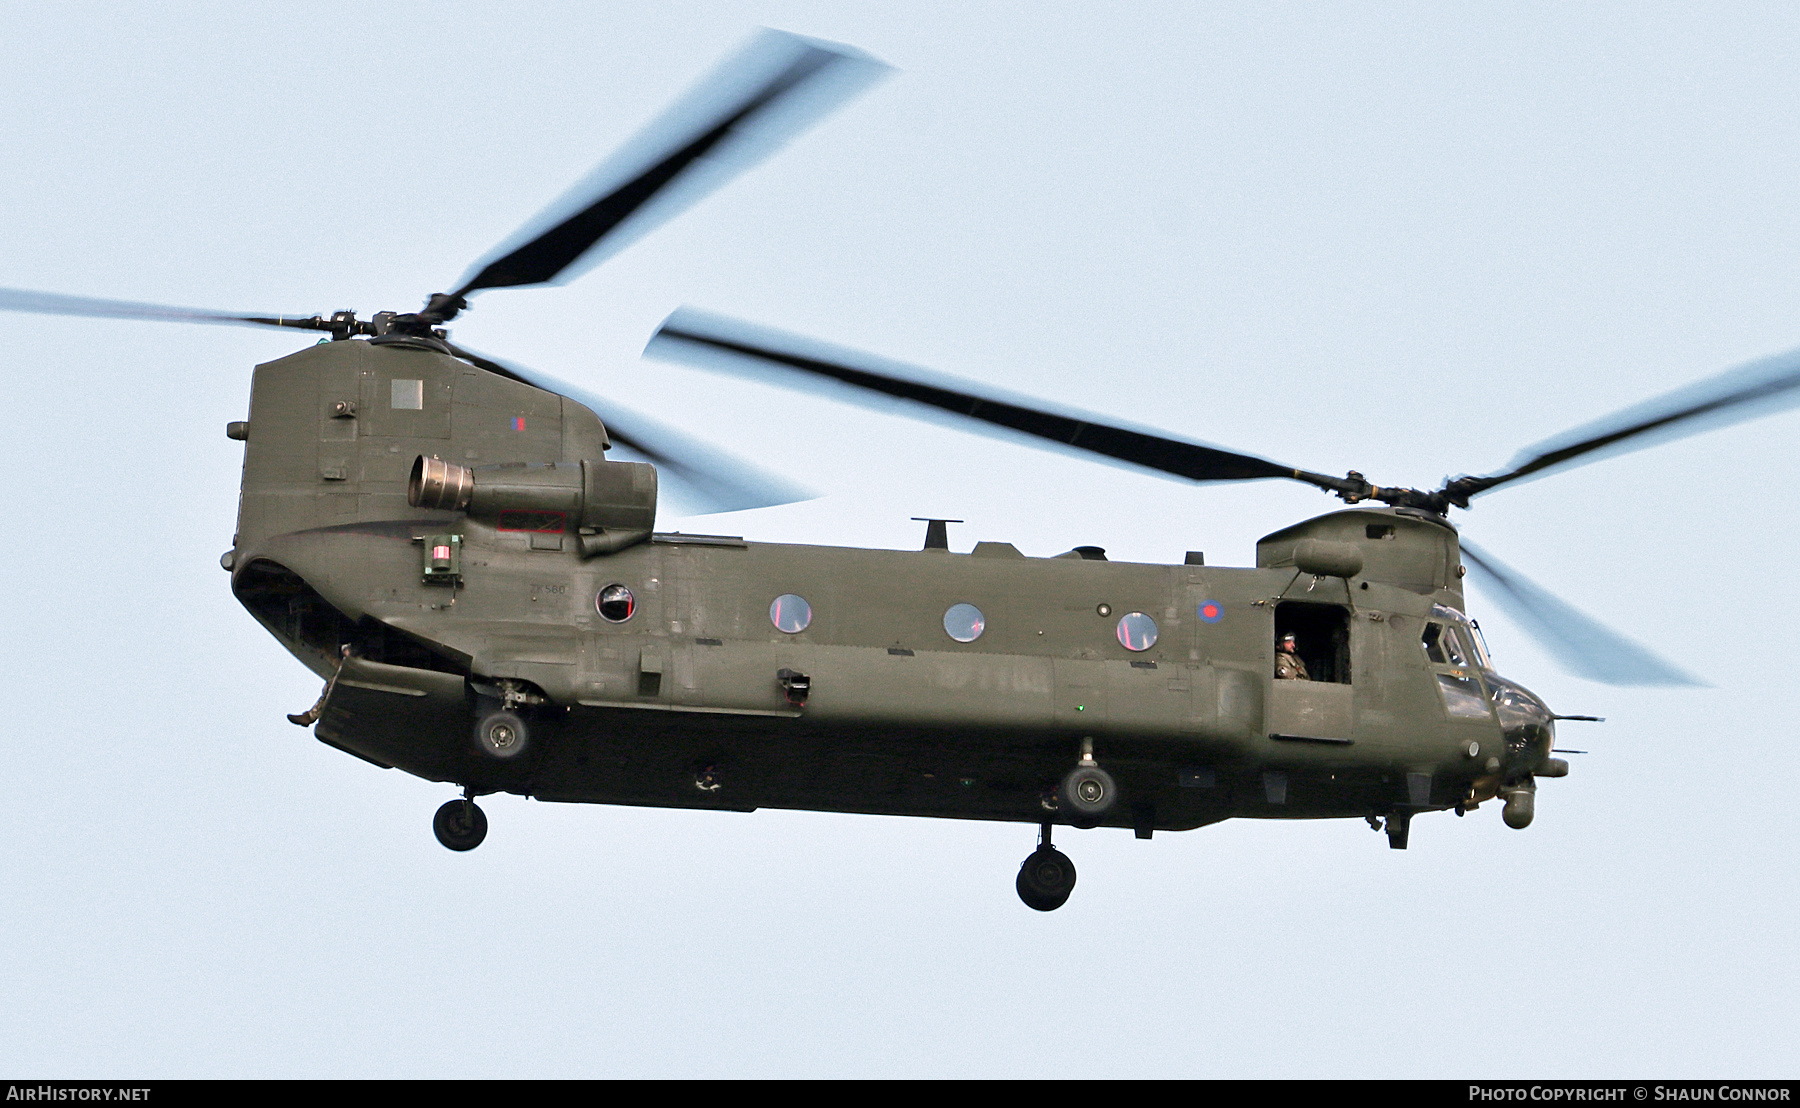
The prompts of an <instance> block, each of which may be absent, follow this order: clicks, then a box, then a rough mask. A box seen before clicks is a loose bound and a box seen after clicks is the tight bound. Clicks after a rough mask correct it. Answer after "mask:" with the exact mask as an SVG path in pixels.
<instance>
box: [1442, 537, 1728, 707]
mask: <svg viewBox="0 0 1800 1108" xmlns="http://www.w3.org/2000/svg"><path fill="white" fill-rule="evenodd" d="M1462 552H1463V559H1464V561H1466V562H1467V563H1468V564H1469V565H1470V566H1471V567H1472V568H1474V569H1475V570H1476V571H1477V573H1478V575H1479V576H1480V577H1481V578H1482V579H1485V580H1486V581H1487V582H1488V583H1489V584H1491V585H1492V586H1493V598H1494V600H1495V601H1496V602H1498V604H1499V605H1500V607H1502V608H1504V609H1506V611H1507V613H1508V614H1510V615H1511V616H1513V617H1514V618H1515V619H1517V620H1518V621H1519V622H1520V623H1521V624H1522V625H1523V626H1524V627H1525V629H1526V630H1527V631H1529V632H1531V633H1532V635H1533V637H1534V638H1536V639H1537V640H1538V642H1539V643H1540V644H1541V645H1542V646H1543V647H1544V649H1546V650H1548V651H1549V652H1550V653H1551V654H1552V655H1553V656H1555V658H1556V660H1557V661H1559V662H1561V663H1562V664H1563V666H1564V667H1565V668H1567V669H1568V670H1569V671H1570V672H1571V673H1574V674H1576V675H1577V676H1580V677H1585V678H1587V679H1588V680H1590V681H1599V682H1600V683H1602V684H1606V685H1701V684H1703V682H1701V681H1698V680H1696V679H1695V678H1693V677H1691V676H1689V675H1688V674H1686V673H1684V672H1682V671H1681V670H1679V669H1677V668H1676V667H1675V666H1673V665H1670V664H1669V663H1668V662H1665V661H1663V660H1662V659H1661V658H1658V657H1657V656H1656V655H1654V654H1652V653H1650V652H1649V651H1648V650H1646V649H1644V648H1643V647H1641V646H1639V645H1638V644H1636V643H1634V642H1632V641H1631V640H1629V639H1627V638H1625V637H1624V636H1622V635H1620V634H1618V633H1617V632H1616V631H1612V630H1609V629H1607V628H1606V627H1604V626H1602V625H1601V624H1600V623H1599V622H1598V621H1596V620H1594V619H1593V618H1591V617H1589V616H1586V615H1583V614H1582V613H1581V612H1578V611H1576V610H1575V609H1574V608H1571V607H1570V606H1569V605H1567V604H1565V603H1563V602H1562V601H1561V600H1558V599H1557V598H1556V597H1555V596H1553V595H1551V594H1550V593H1549V592H1547V591H1545V589H1544V588H1543V587H1542V586H1540V585H1538V584H1536V583H1534V582H1532V581H1531V580H1529V579H1528V578H1526V577H1524V576H1523V575H1521V574H1520V573H1518V572H1517V571H1515V570H1513V569H1510V568H1509V567H1507V566H1506V565H1504V564H1502V563H1501V562H1500V561H1499V560H1498V559H1497V558H1495V557H1494V556H1493V555H1492V554H1489V553H1487V552H1485V551H1483V550H1480V549H1478V548H1477V547H1475V546H1473V545H1472V544H1470V543H1469V542H1468V541H1467V540H1464V541H1463V543H1462Z"/></svg>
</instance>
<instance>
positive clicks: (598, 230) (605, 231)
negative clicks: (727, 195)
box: [450, 31, 887, 298]
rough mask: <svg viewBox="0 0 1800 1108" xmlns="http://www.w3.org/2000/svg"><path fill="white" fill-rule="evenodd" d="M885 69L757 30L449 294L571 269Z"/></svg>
mask: <svg viewBox="0 0 1800 1108" xmlns="http://www.w3.org/2000/svg"><path fill="white" fill-rule="evenodd" d="M886 70H887V67H886V66H885V65H883V64H882V63H880V62H878V61H875V60H874V59H873V58H870V57H869V56H868V55H866V54H863V53H861V52H859V51H856V50H853V49H851V48H850V47H847V46H840V45H837V44H835V43H826V42H817V41H814V40H811V39H803V38H800V37H798V36H796V35H790V34H785V33H782V32H779V31H765V32H763V33H762V35H760V36H758V37H757V38H756V39H755V40H754V41H753V42H752V43H751V44H750V46H749V48H748V49H746V50H745V51H744V52H743V53H741V54H739V55H738V56H737V57H735V58H733V59H732V60H730V61H728V62H727V63H725V64H724V65H723V66H721V67H720V68H719V69H718V70H716V71H715V72H714V73H713V74H712V75H711V76H710V77H708V78H707V79H706V80H705V81H703V82H702V83H701V85H700V86H699V87H698V88H696V89H695V90H694V92H693V93H691V94H690V95H689V96H688V97H687V98H685V99H684V100H683V101H682V102H681V103H680V104H678V105H676V107H674V108H673V109H671V110H670V111H669V112H667V113H665V114H664V115H663V116H662V117H661V118H660V119H658V120H657V121H656V122H655V123H653V124H651V126H650V127H648V128H647V129H646V130H644V131H643V132H642V133H640V134H639V135H638V137H637V138H635V139H633V140H632V141H631V142H630V143H629V144H627V145H626V147H625V148H624V149H623V150H621V151H620V152H619V153H618V154H616V155H615V156H614V157H612V158H611V159H609V160H608V161H606V162H605V163H604V164H602V165H601V166H600V167H599V168H598V169H596V170H594V172H593V173H591V174H589V176H588V177H587V179H586V180H584V181H582V182H581V183H580V184H578V185H577V186H575V188H573V189H571V190H570V191H569V192H568V193H566V194H565V195H564V196H563V197H562V198H561V199H560V200H558V201H557V202H556V203H554V204H552V205H551V206H550V207H549V208H548V209H547V210H546V211H544V212H543V213H542V214H541V215H539V216H538V218H537V219H535V220H533V221H532V222H531V223H530V224H528V225H527V226H526V227H525V228H524V229H522V230H521V231H520V232H519V233H518V234H517V235H515V236H514V238H513V239H511V240H509V241H508V242H507V243H505V244H503V245H502V246H500V247H498V248H496V250H495V252H494V254H493V255H490V256H489V258H488V259H485V260H484V261H482V262H479V263H477V265H476V268H475V269H474V270H473V272H472V275H471V276H469V277H468V278H467V279H466V280H465V281H464V283H463V285H462V287H461V288H459V289H458V290H457V291H456V292H455V293H452V294H450V295H451V297H453V298H456V297H462V296H464V295H466V294H468V293H471V292H476V291H478V290H480V289H495V288H513V287H518V286H522V285H539V284H545V283H548V282H551V281H556V280H558V279H562V280H567V279H569V278H571V277H573V276H575V275H576V273H577V272H579V271H580V270H585V269H586V268H588V267H590V266H592V265H594V264H596V263H598V262H599V261H601V260H603V259H604V258H606V257H607V256H609V255H611V254H614V253H616V252H618V251H619V250H621V249H623V248H624V247H625V246H626V245H627V244H628V243H630V242H631V241H632V240H634V239H635V238H637V237H638V236H639V235H641V234H643V233H644V232H645V231H647V230H649V229H650V227H652V226H654V225H655V224H656V223H658V222H661V221H662V220H664V219H667V218H668V217H669V216H671V215H673V214H675V213H676V212H677V211H679V210H681V209H682V208H684V207H686V206H687V205H689V204H691V203H693V202H694V201H695V200H697V199H699V197H701V196H702V195H704V194H705V193H706V192H708V191H710V190H711V189H713V188H716V187H718V186H719V185H720V184H722V183H724V182H725V181H726V180H727V179H728V178H730V177H731V176H732V175H734V174H736V173H739V172H742V171H743V170H745V169H747V168H749V167H750V166H751V165H752V164H754V163H755V162H757V161H759V160H761V159H762V158H764V157H766V156H767V155H769V154H770V153H772V152H773V151H774V150H775V149H776V148H778V147H779V146H780V145H781V144H782V143H783V142H785V141H787V140H788V139H789V138H791V137H793V136H794V135H795V134H798V133H799V132H800V131H801V130H803V129H804V128H805V127H807V126H808V125H810V124H811V123H812V122H814V121H815V120H817V119H818V118H819V117H821V116H823V115H824V114H825V113H826V112H828V111H829V110H831V109H832V108H834V107H836V106H837V105H838V104H840V103H842V102H843V101H845V100H847V99H849V98H850V97H851V96H852V95H854V94H856V93H857V92H860V91H862V89H864V88H865V87H867V86H868V85H869V84H871V83H872V82H873V81H874V80H875V79H876V78H878V77H879V76H881V75H882V74H883V73H885V72H886ZM634 217H635V218H634ZM627 224H628V225H627ZM602 239H604V240H605V242H604V243H602ZM521 240H523V241H521ZM578 262H579V263H580V265H579V267H577V263H578Z"/></svg>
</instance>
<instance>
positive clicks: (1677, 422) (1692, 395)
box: [1452, 350, 1800, 495]
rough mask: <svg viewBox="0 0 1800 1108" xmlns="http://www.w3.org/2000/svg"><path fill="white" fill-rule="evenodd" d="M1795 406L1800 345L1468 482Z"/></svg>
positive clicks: (1480, 485)
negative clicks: (1507, 467) (1501, 470)
mask: <svg viewBox="0 0 1800 1108" xmlns="http://www.w3.org/2000/svg"><path fill="white" fill-rule="evenodd" d="M1793 407H1800V350H1792V351H1789V352H1788V353H1786V354H1778V355H1776V356H1774V357H1772V358H1764V359H1762V360H1760V361H1755V362H1751V363H1750V364H1748V365H1744V366H1739V367H1738V368H1736V369H1733V370H1729V371H1727V372H1725V373H1721V374H1719V375H1718V376H1716V377H1711V378H1708V379H1707V380H1704V381H1699V382H1696V383H1695V384H1692V385H1688V386H1686V387H1685V388H1680V389H1676V390H1675V391H1674V392H1670V393H1665V394H1664V395H1662V396H1658V397H1656V398H1654V399H1651V400H1646V401H1644V402H1643V403H1641V404H1635V405H1633V406H1631V407H1629V408H1626V409H1625V410H1623V411H1620V412H1615V413H1613V414H1612V415H1610V416H1606V417H1604V418H1602V419H1597V420H1594V421H1593V422H1592V423H1586V424H1583V425H1582V426H1580V427H1576V428H1573V429H1571V430H1569V431H1566V432H1564V433H1563V434H1561V435H1558V436H1556V437H1555V438H1551V439H1546V440H1544V441H1543V442H1541V443H1538V444H1537V445H1536V446H1533V447H1529V448H1527V449H1526V450H1524V451H1522V452H1521V453H1520V454H1519V456H1518V457H1516V458H1514V459H1513V460H1512V468H1510V469H1508V470H1506V471H1505V472H1503V473H1499V474H1495V475H1494V476H1491V477H1469V478H1462V479H1461V480H1464V481H1467V482H1469V485H1470V487H1471V488H1472V489H1473V491H1472V492H1471V493H1470V495H1478V494H1480V493H1483V492H1486V491H1488V490H1490V489H1492V488H1495V487H1496V486H1498V485H1503V484H1506V483H1508V482H1512V481H1518V480H1524V479H1527V478H1535V477H1540V476H1542V475H1544V474H1545V473H1547V472H1549V471H1551V470H1553V469H1559V468H1565V467H1570V466H1572V465H1573V464H1576V463H1579V464H1581V465H1586V464H1587V463H1589V462H1596V461H1599V460H1600V459H1602V458H1608V457H1612V456H1613V455H1616V454H1625V453H1629V452H1631V451H1633V450H1642V449H1643V448H1644V447H1647V446H1653V445H1655V444H1657V443H1663V442H1671V441H1673V440H1675V439H1680V438H1686V437H1687V436H1689V435H1696V434H1699V433H1700V432H1702V431H1710V430H1714V429H1716V428H1720V427H1727V426H1730V425H1731V424H1733V423H1741V422H1743V421H1745V420H1749V419H1755V418H1756V417H1758V416H1763V415H1768V414H1770V413H1772V412H1778V411H1781V410H1783V409H1786V408H1793ZM1454 484H1455V482H1452V485H1454Z"/></svg>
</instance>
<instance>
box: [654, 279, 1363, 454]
mask: <svg viewBox="0 0 1800 1108" xmlns="http://www.w3.org/2000/svg"><path fill="white" fill-rule="evenodd" d="M644 353H645V354H647V355H651V356H654V357H659V358H666V359H669V360H674V361H683V362H687V363H689V364H691V365H695V366H699V367H701V368H705V369H713V370H718V371H720V372H724V373H730V374H733V375H736V376H739V377H747V378H750V379H751V380H762V381H770V382H773V383H775V384H780V385H785V386H788V387H790V388H796V389H799V390H801V391H814V390H815V389H816V387H817V386H818V385H819V384H820V383H821V382H824V383H826V384H827V385H828V386H829V387H831V388H833V389H834V390H837V391H839V392H840V393H841V395H842V398H843V399H847V400H850V401H853V402H855V403H858V404H862V405H864V406H865V407H873V408H877V409H887V408H895V407H897V408H900V409H902V410H904V411H905V412H906V414H908V415H914V416H921V415H922V416H926V417H930V416H934V415H936V414H937V413H949V414H950V415H953V416H957V417H960V419H959V420H957V421H956V422H955V425H956V426H959V427H962V428H964V429H969V428H968V423H967V422H964V421H969V422H973V423H974V424H975V425H976V426H975V427H974V428H973V429H974V430H980V431H989V432H995V433H1005V432H1011V433H1013V434H1017V435H1023V436H1026V437H1027V438H1028V439H1030V440H1034V441H1035V442H1036V443H1037V444H1038V445H1055V446H1058V447H1062V448H1065V449H1073V450H1077V451H1082V452H1085V453H1088V454H1098V455H1100V456H1101V457H1103V458H1108V459H1111V460H1112V461H1115V462H1121V463H1124V464H1126V465H1132V466H1138V467H1141V468H1144V469H1149V470H1152V471H1154V472H1156V473H1160V474H1165V475H1169V476H1174V477H1185V478H1187V479H1188V480H1190V481H1252V480H1256V479H1258V478H1263V477H1286V478H1290V479H1293V480H1298V481H1305V482H1307V483H1308V484H1313V485H1318V486H1320V487H1321V488H1327V489H1333V490H1336V489H1338V488H1340V487H1343V486H1344V485H1345V484H1346V482H1344V481H1342V480H1340V479H1338V478H1334V477H1328V476H1325V475H1324V474H1317V473H1308V472H1306V471H1305V470H1298V469H1291V468H1289V467H1287V466H1282V465H1277V464H1276V463H1274V462H1271V461H1267V460H1265V459H1263V458H1257V457H1254V456H1252V455H1249V454H1239V453H1236V452H1234V451H1230V450H1221V449H1219V448H1218V447H1215V446H1204V445H1202V444H1200V443H1195V442H1187V441H1184V440H1182V439H1175V438H1170V437H1168V436H1166V435H1163V434H1161V433H1160V432H1157V431H1154V430H1151V429H1148V428H1141V429H1140V428H1132V427H1125V426H1120V425H1117V424H1110V423H1103V422H1101V421H1100V419H1099V418H1098V417H1095V416H1089V415H1085V414H1083V413H1080V412H1074V411H1068V412H1055V411H1051V410H1048V409H1046V408H1045V407H1043V406H1042V404H1041V402H1039V401H1035V400H1032V399H1030V398H1027V397H1021V396H1008V395H1005V394H1003V393H1000V392H998V391H996V390H993V389H990V388H987V387H986V386H982V385H976V384H973V383H970V382H966V381H960V380H958V379H956V378H954V377H948V376H945V375H943V374H938V373H932V372H931V371H929V370H925V369H919V368H917V367H915V366H909V365H903V364H901V363H899V362H888V361H883V360H881V359H877V358H874V357H871V356H869V355H867V354H860V353H856V352H854V351H847V350H842V349H838V348H833V347H828V346H825V345H823V344H820V343H815V342H811V341H809V340H807V339H802V338H799V337H797V336H793V335H785V334H782V333H780V332H777V331H770V330H767V329H764V328H760V327H752V326H751V325H750V324H747V323H742V322H739V321H737V320H732V319H726V318H724V317H722V316H714V315H708V314H706V313H702V312H697V311H694V310H692V309H690V308H683V309H681V310H680V311H677V312H676V313H675V314H674V315H672V316H670V317H669V318H668V319H667V320H665V321H664V322H663V325H662V327H661V328H659V329H658V330H657V332H656V334H655V335H654V336H653V337H652V338H651V340H650V343H649V345H648V346H647V347H646V348H645V350H644Z"/></svg>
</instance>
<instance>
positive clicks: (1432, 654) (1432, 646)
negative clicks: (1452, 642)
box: [1420, 623, 1450, 666]
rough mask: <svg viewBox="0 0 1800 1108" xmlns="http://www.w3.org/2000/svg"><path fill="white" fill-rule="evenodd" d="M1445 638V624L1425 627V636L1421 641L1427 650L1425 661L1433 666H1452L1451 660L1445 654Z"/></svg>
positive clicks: (1428, 624) (1430, 624)
mask: <svg viewBox="0 0 1800 1108" xmlns="http://www.w3.org/2000/svg"><path fill="white" fill-rule="evenodd" d="M1444 637H1445V636H1444V625H1443V624H1441V623H1427V624H1426V625H1425V635H1424V637H1423V638H1422V639H1421V640H1420V645H1422V646H1423V647H1424V648H1425V659H1426V660H1427V661H1429V662H1431V663H1432V664H1433V665H1440V666H1447V665H1449V664H1450V659H1449V658H1448V657H1446V656H1445V654H1444Z"/></svg>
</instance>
